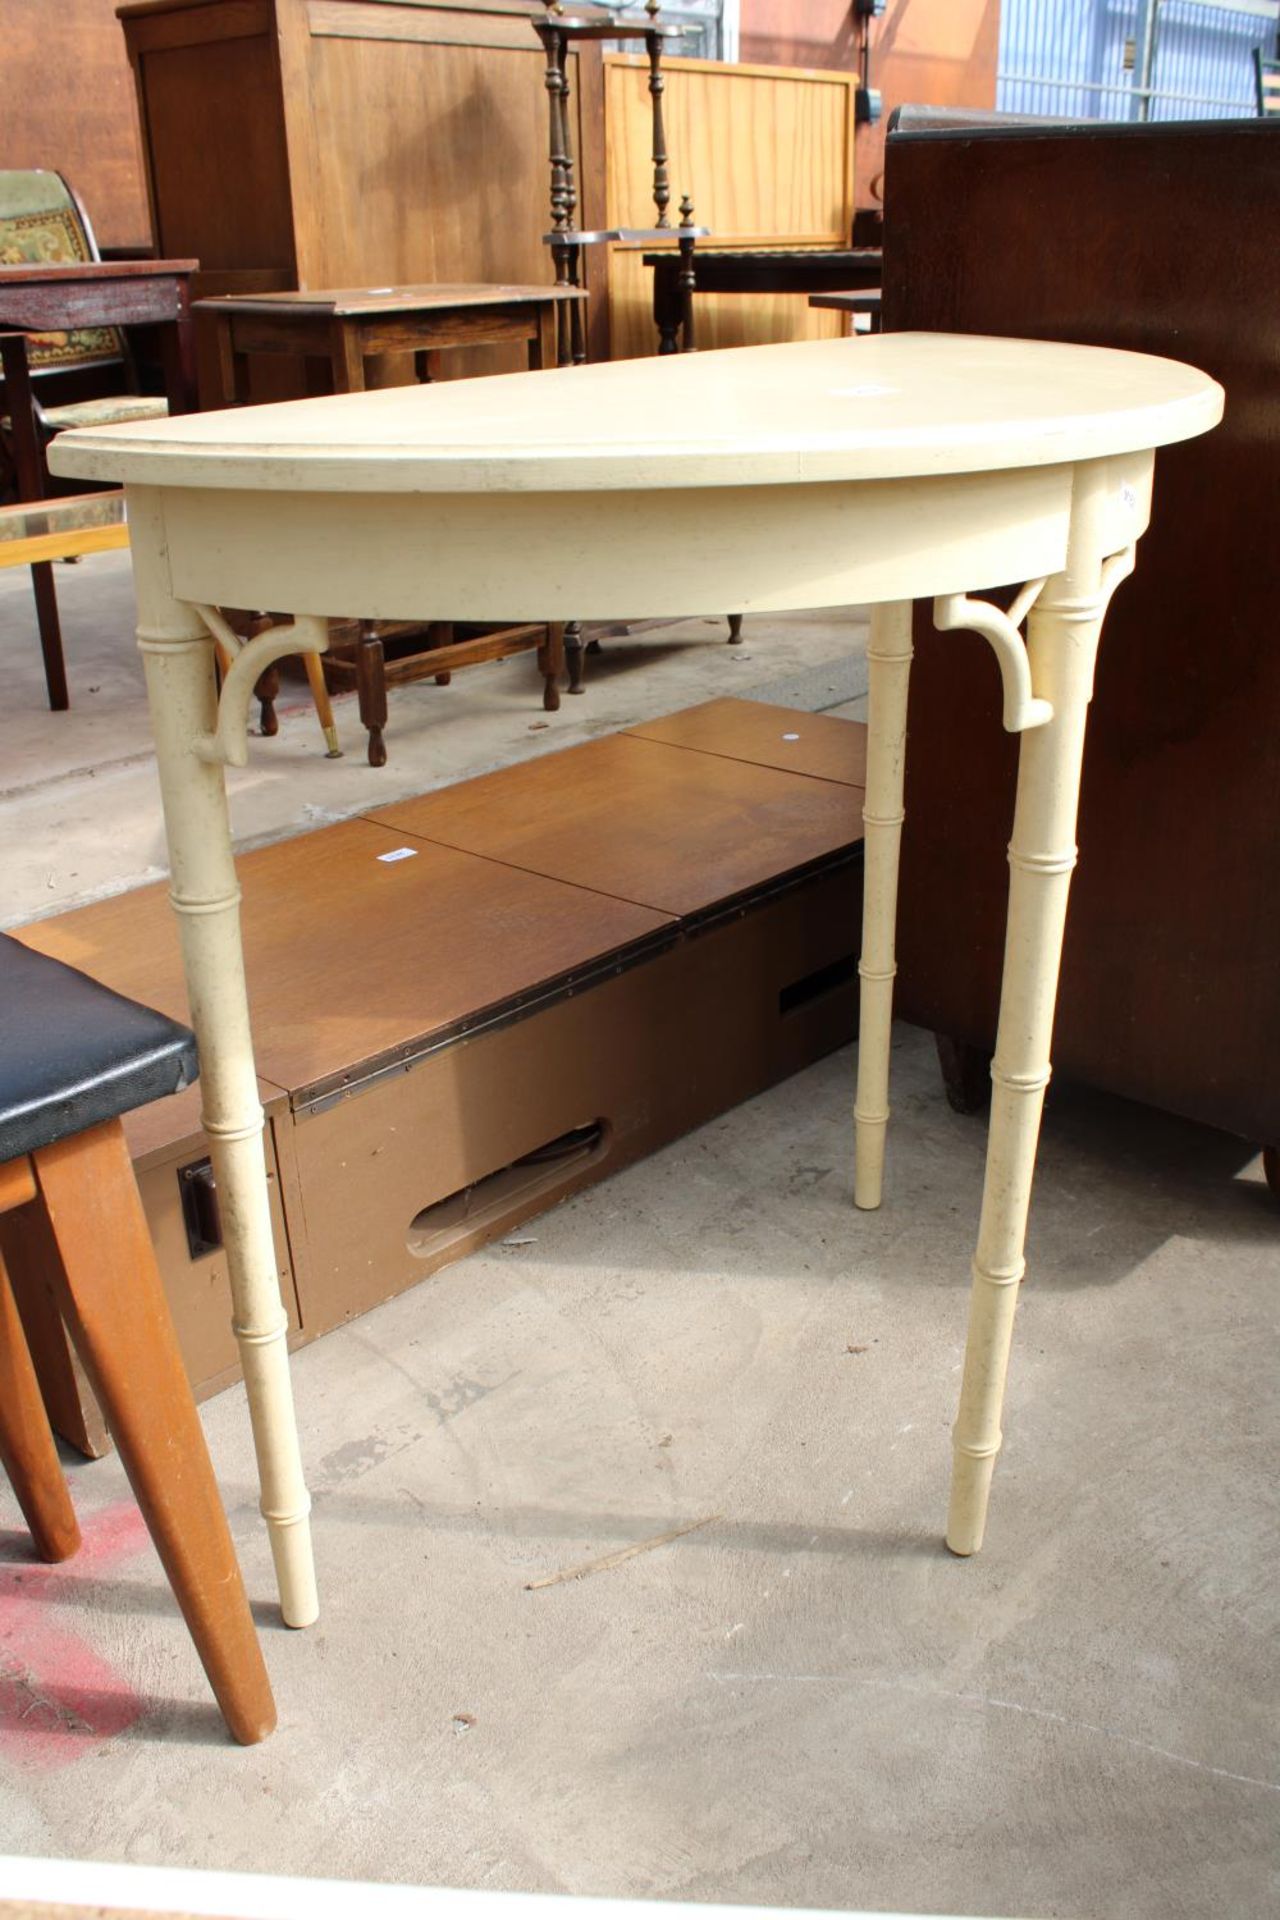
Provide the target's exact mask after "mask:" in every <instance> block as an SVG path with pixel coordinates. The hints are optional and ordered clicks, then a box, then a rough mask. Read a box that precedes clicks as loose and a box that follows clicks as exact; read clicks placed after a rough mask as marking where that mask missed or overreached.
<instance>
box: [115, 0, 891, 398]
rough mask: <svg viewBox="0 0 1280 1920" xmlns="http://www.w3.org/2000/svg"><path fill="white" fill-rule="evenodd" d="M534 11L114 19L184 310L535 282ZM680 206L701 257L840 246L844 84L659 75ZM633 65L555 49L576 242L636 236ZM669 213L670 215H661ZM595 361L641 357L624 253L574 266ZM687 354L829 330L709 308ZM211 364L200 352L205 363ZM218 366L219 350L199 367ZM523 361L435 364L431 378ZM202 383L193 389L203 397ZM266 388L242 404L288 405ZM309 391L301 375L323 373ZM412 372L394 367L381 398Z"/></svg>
mask: <svg viewBox="0 0 1280 1920" xmlns="http://www.w3.org/2000/svg"><path fill="white" fill-rule="evenodd" d="M542 13H543V9H542V5H541V0H134V4H131V5H126V6H124V7H122V8H121V9H120V18H121V20H122V22H123V24H124V31H125V37H126V39H127V41H128V46H129V54H130V58H131V60H132V63H133V70H134V74H135V76H136V80H137V88H138V101H139V109H140V113H141V120H142V144H143V153H144V158H145V164H146V173H147V180H148V189H149V192H150V196H151V203H152V215H153V221H154V226H155V237H156V244H157V246H158V248H159V250H160V252H161V253H162V254H167V255H170V256H173V257H182V256H191V257H194V258H196V259H198V260H199V261H200V264H201V269H202V273H201V279H200V284H199V286H198V289H197V291H198V293H199V294H202V295H203V294H211V293H245V292H258V291H262V290H264V289H284V288H292V287H300V288H305V289H309V290H319V289H322V288H332V287H360V286H379V285H413V284H422V283H424V282H429V281H437V282H439V281H452V282H456V283H464V282H474V281H510V282H514V283H536V282H539V281H543V280H545V281H548V282H550V281H551V280H552V279H553V277H554V275H553V272H552V266H551V261H550V258H549V255H548V251H547V248H546V247H545V246H544V244H543V240H542V236H543V234H544V233H545V232H546V231H547V229H548V227H549V225H550V210H549V198H550V178H549V165H548V157H547V153H548V131H547V96H546V87H545V84H544V71H545V61H544V55H543V51H542V48H541V46H540V45H539V42H538V40H537V38H536V36H535V34H534V32H533V27H532V24H531V23H532V21H533V20H534V19H541V17H542ZM664 70H665V71H666V73H667V90H666V96H665V100H666V122H667V138H668V147H669V151H670V155H671V163H670V173H671V182H672V187H673V189H674V190H675V197H676V198H677V199H678V196H679V194H680V193H682V192H686V191H687V192H689V193H690V194H692V196H693V199H694V203H695V208H696V211H697V215H698V219H699V221H700V223H701V224H703V225H705V226H709V227H711V228H712V229H713V231H714V234H715V237H716V239H717V241H719V242H721V243H732V244H740V243H741V242H743V241H744V240H749V241H751V242H752V243H757V242H758V243H762V244H768V243H769V242H772V243H773V244H774V245H783V246H795V245H798V244H806V245H813V246H819V247H821V246H828V247H830V246H847V245H848V244H849V235H850V230H851V227H852V223H853V78H852V76H851V75H850V74H846V73H832V72H820V73H809V72H804V71H800V70H792V69H788V68H783V67H761V68H751V67H740V66H725V65H722V64H720V63H717V62H712V61H698V60H672V61H669V62H666V63H664ZM647 73H648V68H647V64H646V63H645V62H644V61H643V60H642V61H640V62H638V63H637V61H636V59H635V58H634V57H630V56H625V55H623V56H612V55H611V56H608V57H606V58H604V59H602V57H601V53H600V48H599V45H598V43H589V42H588V43H584V44H581V45H579V46H577V47H576V48H575V50H574V51H573V53H572V54H571V55H570V65H569V83H570V89H571V92H570V112H571V131H572V138H573V143H574V152H575V156H576V162H577V166H576V173H577V180H578V184H579V205H578V216H577V217H578V220H579V222H580V224H581V225H582V226H583V227H584V228H586V229H600V228H603V227H606V226H609V227H613V226H618V225H623V226H637V225H639V226H647V225H649V224H650V222H651V220H652V217H653V207H652V201H651V185H652V173H653V165H652V142H651V121H650V103H649V95H648V91H647V85H646V81H647ZM673 205H674V201H673ZM585 268H586V284H587V289H588V292H589V294H590V295H591V300H590V303H589V307H588V330H589V357H590V358H592V359H597V360H598V359H605V358H607V357H608V356H609V353H610V351H612V352H613V354H614V355H615V356H622V355H627V354H640V353H652V352H655V351H656V349H657V333H656V331H655V329H654V325H653V319H652V276H651V274H650V272H649V270H648V269H646V268H645V267H643V266H642V265H641V262H640V259H639V255H638V254H637V253H634V252H633V253H627V252H626V251H625V250H622V249H610V248H608V247H588V248H586V249H585ZM699 326H700V329H701V333H700V339H701V344H702V345H703V346H734V345H740V344H745V343H747V342H757V341H763V340H774V339H802V338H806V337H809V336H812V335H816V334H830V333H834V332H836V331H837V330H838V320H837V318H836V317H835V316H833V315H831V314H818V313H813V312H811V311H810V310H809V309H808V307H807V305H806V303H805V300H804V298H803V296H799V295H791V296H786V295H782V296H770V297H767V298H765V299H759V298H755V299H743V298H741V297H738V298H733V297H729V296H722V297H720V298H714V297H713V298H710V299H708V300H707V301H705V302H704V303H702V305H701V306H700V308H699ZM208 352H209V350H208V348H206V353H208ZM210 357H211V356H210ZM520 364H521V361H520V358H519V354H518V351H516V350H512V351H511V353H510V355H509V356H508V357H506V358H504V357H503V354H501V353H498V354H493V353H490V354H486V355H484V356H480V355H477V354H461V353H460V354H456V355H450V356H449V359H448V361H447V362H446V364H445V365H444V366H443V368H442V372H443V373H444V374H445V375H446V376H447V377H449V376H454V375H457V374H459V373H479V372H484V373H495V372H500V371H503V370H504V369H505V368H506V367H508V366H509V367H511V368H513V369H514V368H515V367H517V366H518V365H520ZM210 371H211V370H210V369H208V368H206V370H205V372H204V376H203V377H202V390H203V391H204V392H205V393H206V394H207V395H210V396H212V394H213V393H214V392H215V391H216V388H215V386H214V384H213V382H212V380H211V378H210ZM274 375H275V384H272V385H270V386H268V385H267V383H266V378H265V377H264V371H263V368H262V367H261V366H259V368H258V369H257V380H256V382H255V387H254V393H255V396H256V397H267V396H268V395H269V394H270V395H276V394H279V393H281V392H283V391H286V390H288V391H294V392H296V391H300V390H301V389H300V387H299V386H298V385H297V384H296V382H297V378H298V376H297V375H296V373H294V374H293V375H292V376H289V375H285V376H284V377H285V378H290V377H291V378H292V379H293V380H294V382H295V384H294V385H293V386H292V387H291V388H289V389H285V388H283V387H282V386H281V385H280V380H281V374H280V370H279V369H275V370H274ZM319 377H320V376H318V375H317V379H318V378H319ZM409 377H411V369H410V368H409V367H407V366H404V365H398V364H389V365H388V366H387V367H386V368H384V370H383V373H382V375H381V378H382V379H383V380H384V381H394V380H397V379H402V378H403V379H407V378H409Z"/></svg>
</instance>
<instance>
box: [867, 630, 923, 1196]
mask: <svg viewBox="0 0 1280 1920" xmlns="http://www.w3.org/2000/svg"><path fill="white" fill-rule="evenodd" d="M867 669H868V674H867V792H866V799H865V801H864V803H863V809H862V819H863V827H864V834H865V838H864V843H863V860H864V865H863V881H862V888H863V891H862V957H861V959H860V960H859V962H858V973H859V976H860V981H861V985H860V989H859V1006H860V1011H859V1016H858V1091H857V1096H856V1098H855V1101H854V1109H853V1113H854V1173H853V1198H854V1205H855V1206H858V1207H863V1208H866V1209H867V1210H872V1209H874V1208H876V1207H878V1206H879V1205H880V1196H881V1191H882V1189H883V1185H884V1139H885V1130H886V1128H887V1127H888V1124H889V1041H890V1032H891V1028H892V1025H893V979H894V974H895V973H896V972H897V968H896V965H895V963H894V928H895V923H896V920H897V911H898V852H899V848H900V847H901V844H902V818H903V813H902V786H903V773H904V768H905V764H906V746H907V682H908V678H909V675H910V672H911V602H910V601H909V600H895V601H889V602H887V603H886V604H885V605H884V606H879V607H873V608H872V611H871V638H870V640H869V641H868V643H867Z"/></svg>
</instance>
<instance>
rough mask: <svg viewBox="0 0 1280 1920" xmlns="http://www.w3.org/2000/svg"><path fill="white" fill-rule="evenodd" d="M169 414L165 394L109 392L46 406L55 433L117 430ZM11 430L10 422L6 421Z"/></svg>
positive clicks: (6, 426) (46, 412)
mask: <svg viewBox="0 0 1280 1920" xmlns="http://www.w3.org/2000/svg"><path fill="white" fill-rule="evenodd" d="M168 411H169V403H168V401H167V400H166V399H165V398H164V397H163V395H160V396H157V395H154V394H149V393H110V394H107V395H105V396H104V397H103V398H102V399H100V400H73V401H70V402H69V403H68V404H67V405H66V406H65V407H46V408H45V409H44V418H45V424H46V426H48V427H50V428H52V430H53V432H54V433H63V432H65V430H66V429H67V428H68V427H114V426H118V425H119V424H120V422H121V421H122V420H159V419H162V418H163V417H164V415H165V414H166V413H168ZM4 426H5V430H6V431H7V430H8V426H9V422H8V421H7V420H6V421H5V422H4Z"/></svg>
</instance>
